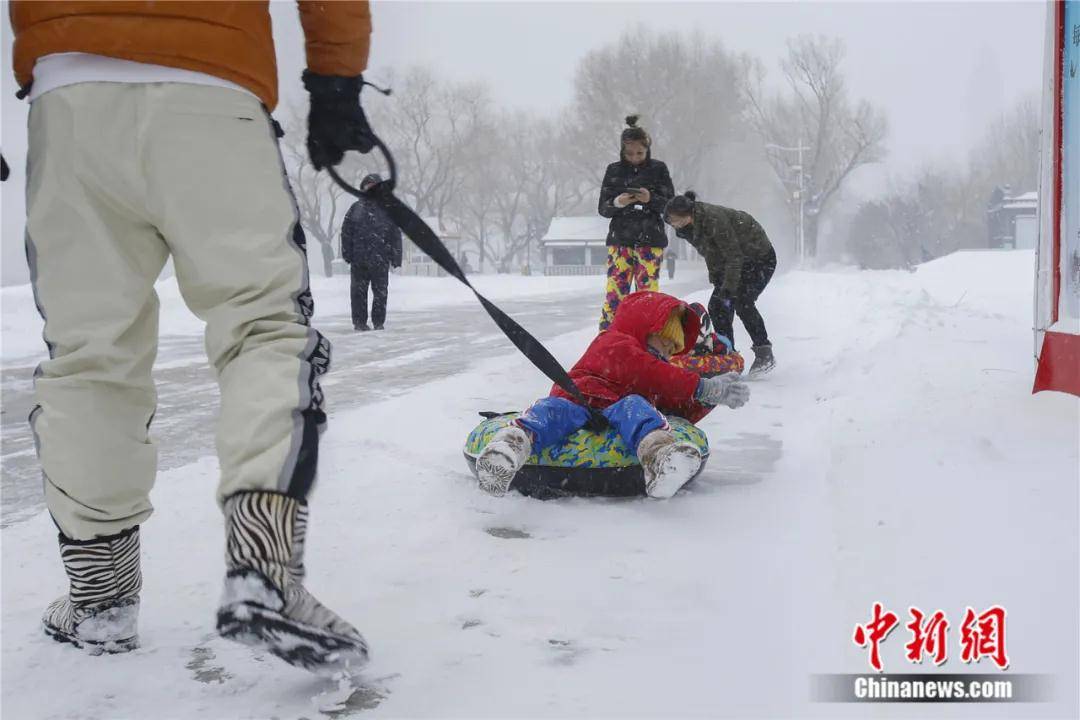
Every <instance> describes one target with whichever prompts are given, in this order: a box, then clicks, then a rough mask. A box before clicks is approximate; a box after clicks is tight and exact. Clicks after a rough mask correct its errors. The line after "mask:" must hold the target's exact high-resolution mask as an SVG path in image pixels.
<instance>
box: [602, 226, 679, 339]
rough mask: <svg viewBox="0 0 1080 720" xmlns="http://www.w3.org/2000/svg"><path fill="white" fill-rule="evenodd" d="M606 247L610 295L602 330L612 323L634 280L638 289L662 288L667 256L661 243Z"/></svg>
mask: <svg viewBox="0 0 1080 720" xmlns="http://www.w3.org/2000/svg"><path fill="white" fill-rule="evenodd" d="M607 250H608V256H607V297H606V298H605V300H604V309H603V312H602V313H601V314H600V329H601V330H607V329H608V326H609V325H611V320H612V318H614V317H615V310H616V309H618V307H619V303H621V302H622V299H623V298H624V297H626V296H627V295H629V294H630V284H631V282H632V283H633V284H634V290H635V291H637V290H659V289H660V265H661V263H662V262H663V260H664V248H659V247H617V246H612V247H609V248H608V249H607Z"/></svg>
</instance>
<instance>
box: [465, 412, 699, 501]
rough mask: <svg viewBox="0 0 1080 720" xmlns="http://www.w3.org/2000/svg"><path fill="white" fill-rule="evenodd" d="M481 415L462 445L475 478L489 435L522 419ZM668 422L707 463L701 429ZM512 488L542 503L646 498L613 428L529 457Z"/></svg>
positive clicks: (583, 433) (579, 435)
mask: <svg viewBox="0 0 1080 720" xmlns="http://www.w3.org/2000/svg"><path fill="white" fill-rule="evenodd" d="M480 414H481V416H482V417H484V421H483V422H481V423H480V424H479V425H477V426H476V427H475V428H474V429H473V431H472V432H471V433H469V439H468V440H466V441H465V461H466V462H467V463H468V464H469V469H470V470H471V471H472V473H473V475H476V458H478V457H479V456H480V453H481V452H482V451H483V449H484V448H485V447H486V446H487V444H488V442H490V441H491V438H492V436H494V435H495V433H496V432H497V431H498V430H499V429H500V428H503V427H505V426H506V424H507V423H509V422H510V421H512V420H513V419H514V418H516V417H517V416H518V415H520V413H517V412H511V413H501V414H500V413H480ZM668 423H669V424H670V425H671V431H672V432H673V433H675V437H676V438H678V439H679V440H684V441H686V442H689V443H692V444H693V445H695V446H696V447H697V448H698V449H699V450H700V451H701V455H702V457H703V458H705V461H706V462H708V459H709V440H708V438H707V437H705V433H704V432H703V431H702V430H701V429H700V428H698V427H697V426H695V425H694V424H693V423H691V422H689V421H688V420H684V419H683V418H680V417H674V416H672V417H668ZM701 467H702V468H704V467H705V463H702V464H701ZM698 473H699V474H700V471H698ZM510 488H511V489H512V490H517V491H518V492H520V493H521V494H522V495H527V496H529V497H535V498H539V499H541V500H547V499H550V498H556V497H565V496H570V495H577V496H586V497H589V496H597V495H600V496H609V497H630V496H634V495H644V494H645V478H644V475H643V472H642V470H641V465H640V464H639V463H638V460H637V456H636V455H635V454H634V452H633V450H631V449H630V448H628V447H627V446H626V444H625V443H624V442H623V441H622V438H620V437H619V435H618V433H616V432H615V431H614V430H613V429H611V428H608V430H607V431H605V432H603V433H594V432H592V431H591V430H588V429H584V428H583V429H581V430H578V431H577V432H576V433H574V434H573V435H571V436H570V437H568V438H567V439H566V440H565V441H564V442H563V443H562V444H560V445H555V446H553V447H550V448H547V449H546V450H544V451H543V452H542V453H540V454H539V455H537V454H536V453H533V454H532V455H531V456H529V459H528V460H527V461H526V462H525V466H524V467H522V468H521V470H519V471H518V474H517V475H516V476H515V477H514V482H513V484H512V485H511V486H510Z"/></svg>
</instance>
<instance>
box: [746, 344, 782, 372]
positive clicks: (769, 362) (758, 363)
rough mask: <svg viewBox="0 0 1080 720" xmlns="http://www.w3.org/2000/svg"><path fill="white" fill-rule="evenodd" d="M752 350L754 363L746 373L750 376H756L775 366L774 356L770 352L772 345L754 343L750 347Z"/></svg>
mask: <svg viewBox="0 0 1080 720" xmlns="http://www.w3.org/2000/svg"><path fill="white" fill-rule="evenodd" d="M750 349H751V350H753V351H754V364H753V365H751V366H750V370H749V372H748V373H747V375H749V376H750V377H757V376H758V375H764V374H765V373H767V372H769V371H770V370H772V369H773V368H774V367H776V358H774V357H773V354H772V345H754V346H753V347H751V348H750Z"/></svg>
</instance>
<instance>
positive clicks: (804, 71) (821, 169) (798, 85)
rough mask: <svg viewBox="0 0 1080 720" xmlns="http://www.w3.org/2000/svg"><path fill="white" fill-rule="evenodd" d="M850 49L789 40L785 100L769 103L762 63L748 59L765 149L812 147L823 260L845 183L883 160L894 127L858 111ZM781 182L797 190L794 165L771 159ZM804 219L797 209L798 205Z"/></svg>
mask: <svg viewBox="0 0 1080 720" xmlns="http://www.w3.org/2000/svg"><path fill="white" fill-rule="evenodd" d="M843 58H844V44H843V41H841V40H839V39H829V38H826V37H824V36H811V35H800V36H798V37H795V38H792V39H790V40H788V43H787V56H786V57H785V58H784V59H783V61H782V62H781V69H782V71H783V75H784V79H785V80H786V84H787V91H786V92H785V93H776V94H774V95H772V96H769V95H768V94H767V92H766V90H765V87H764V79H765V70H764V67H763V66H762V65H761V63H760V61H757V60H753V59H747V60H746V61H745V73H744V75H743V80H744V82H743V94H744V96H745V98H746V100H747V107H748V111H749V112H748V117H749V119H750V121H751V122H752V123H753V124H754V126H755V127H756V129H757V131H758V133H759V134H760V136H761V138H762V139H763V141H764V143H765V145H766V147H767V148H768V147H769V146H773V147H774V148H776V147H779V148H793V147H798V146H800V145H802V146H804V147H807V148H808V149H807V150H806V151H805V154H804V155H803V166H802V171H803V192H805V193H806V196H805V197H804V201H805V203H806V209H805V212H806V218H805V221H804V222H805V233H806V249H807V253H808V254H809V255H810V256H811V257H813V256H815V255H816V254H817V245H818V224H819V221H820V216H821V214H822V213H824V212H825V211H826V210H827V209H828V207H829V202H830V200H832V199H833V198H834V196H835V195H836V193H837V191H838V190H839V189H840V187H841V185H842V184H843V182H844V180H845V179H846V178H847V177H848V176H849V175H850V174H851V173H852V171H854V170H855V169H856V168H858V167H860V166H861V165H865V164H867V163H873V162H877V161H878V160H880V159H881V158H882V157H884V154H885V145H884V143H885V136H886V134H887V123H886V121H885V118H884V116H883V115H882V114H881V113H880V111H879V110H877V109H876V108H874V107H873V106H872V105H871V104H870V103H869V102H867V101H865V100H863V101H859V102H858V103H855V104H854V106H853V105H852V103H851V101H850V100H849V99H848V96H847V91H846V88H845V85H844V77H843V74H842V72H841V70H840V64H841V61H842V60H843ZM767 156H768V157H769V160H770V163H771V164H772V166H773V170H774V172H775V174H776V177H777V178H778V179H779V180H780V182H781V183H782V184H784V185H785V186H786V187H787V189H788V190H793V189H794V188H793V187H792V183H793V181H794V177H793V172H792V165H793V164H794V160H795V158H793V157H791V156H790V155H785V154H784V151H775V152H768V153H767ZM792 205H793V210H795V211H796V212H797V209H796V208H797V205H796V204H795V203H792Z"/></svg>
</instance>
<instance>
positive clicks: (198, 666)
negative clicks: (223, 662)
mask: <svg viewBox="0 0 1080 720" xmlns="http://www.w3.org/2000/svg"><path fill="white" fill-rule="evenodd" d="M215 658H216V655H214V651H213V650H211V649H210V648H208V647H202V646H199V647H194V648H192V649H191V659H190V660H189V661H188V663H187V665H185V666H184V667H186V668H187V669H188V670H190V671H191V676H192V677H193V678H194V679H195V680H197V681H199V682H201V683H206V684H207V685H209V684H211V683H217V684H218V685H221V684H223V683H224V682H225V681H226V680H229V679H231V678H232V675H231V674H229V673H228V672H226V671H225V668H223V667H221V666H220V665H214V664H212V663H213V662H214V660H215Z"/></svg>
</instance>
